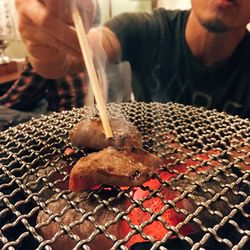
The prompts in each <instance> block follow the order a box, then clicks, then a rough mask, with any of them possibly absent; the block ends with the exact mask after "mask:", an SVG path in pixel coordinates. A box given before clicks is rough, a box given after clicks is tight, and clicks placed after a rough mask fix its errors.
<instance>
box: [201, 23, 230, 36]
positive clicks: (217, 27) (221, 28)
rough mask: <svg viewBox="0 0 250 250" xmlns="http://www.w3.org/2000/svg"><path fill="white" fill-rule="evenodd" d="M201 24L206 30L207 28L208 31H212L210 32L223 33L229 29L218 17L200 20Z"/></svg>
mask: <svg viewBox="0 0 250 250" xmlns="http://www.w3.org/2000/svg"><path fill="white" fill-rule="evenodd" d="M201 25H202V26H203V27H204V28H205V29H206V30H208V31H209V32H212V33H218V34H221V33H225V32H227V31H229V29H228V27H227V26H226V25H225V24H224V23H223V22H221V21H220V20H218V19H214V20H209V21H207V20H202V21H201Z"/></svg>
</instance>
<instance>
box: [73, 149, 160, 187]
mask: <svg viewBox="0 0 250 250" xmlns="http://www.w3.org/2000/svg"><path fill="white" fill-rule="evenodd" d="M160 163H161V159H160V158H159V157H158V156H156V155H153V154H151V153H149V152H147V151H146V150H144V149H140V148H134V147H130V148H122V149H121V148H120V149H116V148H113V147H108V148H105V149H103V150H102V151H99V152H96V153H92V154H89V155H88V156H86V157H83V158H81V159H80V160H79V161H78V162H77V163H76V165H75V166H74V167H73V169H72V170H71V173H70V181H69V188H70V190H72V191H81V190H84V189H88V188H90V187H93V186H94V185H97V184H107V185H115V186H138V185H141V184H142V183H144V182H145V181H147V180H149V178H150V177H151V176H152V174H153V172H154V170H155V169H156V168H157V167H158V166H159V165H160Z"/></svg>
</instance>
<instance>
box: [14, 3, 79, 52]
mask: <svg viewBox="0 0 250 250" xmlns="http://www.w3.org/2000/svg"><path fill="white" fill-rule="evenodd" d="M55 2H56V1H55ZM25 11H27V12H30V13H33V14H32V15H29V16H27V15H22V16H21V17H20V22H19V30H20V32H21V35H22V37H23V39H24V40H33V41H34V42H35V41H36V42H38V43H43V44H44V43H45V44H48V43H49V44H50V45H51V46H53V47H55V48H59V49H64V50H65V52H67V53H71V54H72V55H74V56H75V55H76V54H79V53H80V47H79V42H78V39H77V36H76V33H75V30H74V29H73V27H72V26H69V25H67V24H65V23H64V22H63V21H62V20H60V19H59V18H57V17H56V16H55V15H54V14H53V13H51V12H50V11H48V9H47V8H46V6H44V5H43V4H41V3H40V2H38V1H34V2H33V3H32V4H30V5H29V6H27V8H26V9H25Z"/></svg>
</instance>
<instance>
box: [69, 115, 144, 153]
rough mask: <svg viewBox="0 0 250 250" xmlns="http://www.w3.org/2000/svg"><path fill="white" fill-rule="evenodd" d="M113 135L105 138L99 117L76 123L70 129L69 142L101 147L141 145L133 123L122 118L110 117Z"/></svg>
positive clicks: (96, 147)
mask: <svg viewBox="0 0 250 250" xmlns="http://www.w3.org/2000/svg"><path fill="white" fill-rule="evenodd" d="M109 122H110V126H111V129H112V132H113V137H112V138H109V139H106V136H105V133H104V130H103V126H102V122H101V120H100V119H87V120H83V121H81V122H79V123H77V124H76V125H75V126H74V127H73V128H72V129H71V130H70V131H69V137H70V140H71V142H72V143H73V144H74V145H75V146H77V147H86V148H90V149H103V148H106V147H108V146H113V147H139V148H140V147H142V136H141V134H140V133H139V132H138V130H137V129H136V127H135V126H134V125H132V124H131V123H129V122H128V121H126V120H124V119H119V118H110V120H109Z"/></svg>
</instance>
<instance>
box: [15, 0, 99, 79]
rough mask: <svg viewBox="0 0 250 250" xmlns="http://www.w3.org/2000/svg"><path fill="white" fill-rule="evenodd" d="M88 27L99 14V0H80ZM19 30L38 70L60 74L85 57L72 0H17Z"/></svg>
mask: <svg viewBox="0 0 250 250" xmlns="http://www.w3.org/2000/svg"><path fill="white" fill-rule="evenodd" d="M78 5H79V8H80V12H81V16H82V20H83V21H84V25H85V29H86V31H88V30H89V29H90V27H91V24H92V21H93V18H94V16H95V11H96V4H95V0H84V1H82V0H78ZM16 7H17V10H18V13H19V30H20V33H21V36H22V39H23V41H24V43H25V45H26V47H27V50H28V53H29V60H30V62H31V64H32V65H33V67H34V69H35V70H36V72H37V73H39V74H41V75H42V76H44V77H46V78H60V77H63V76H64V75H66V74H67V73H70V71H71V70H72V68H74V67H75V66H76V65H79V62H80V60H81V58H82V57H81V52H80V46H79V42H78V39H77V35H76V33H75V29H74V27H73V21H72V15H71V8H70V0H26V1H24V0H16Z"/></svg>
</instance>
